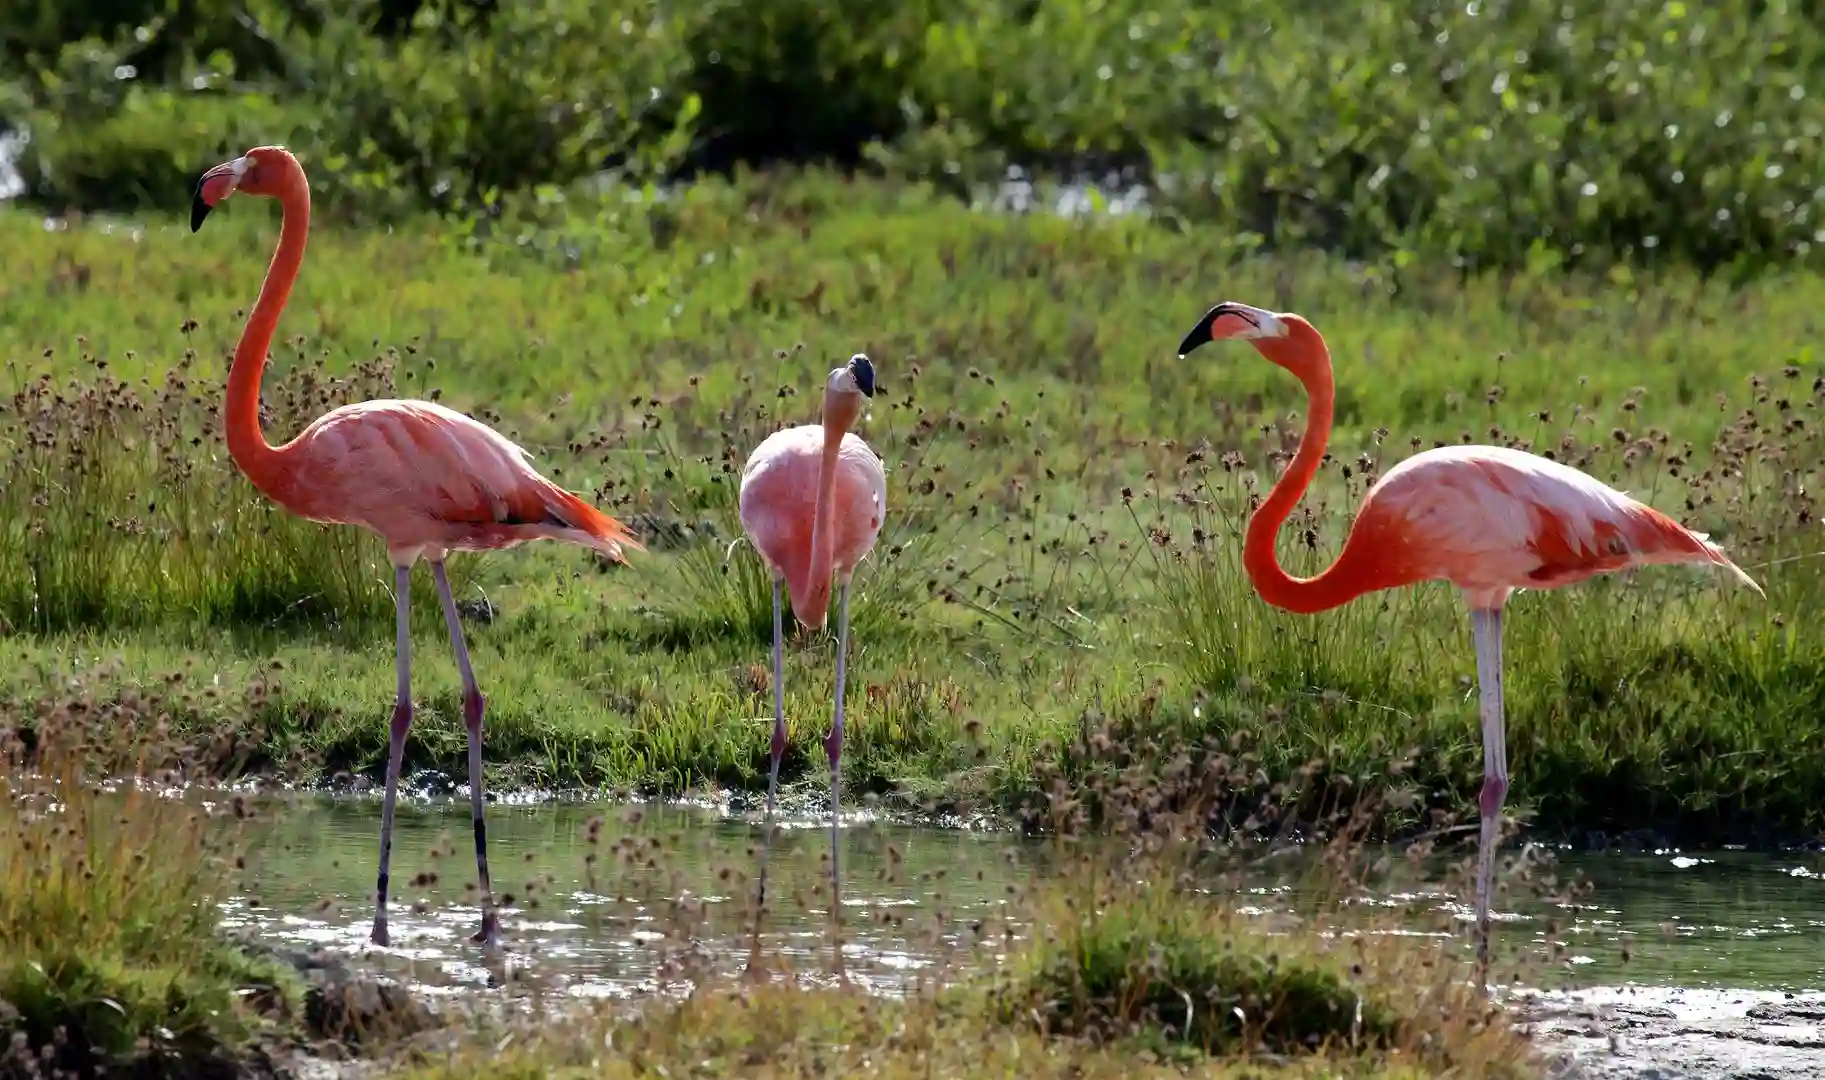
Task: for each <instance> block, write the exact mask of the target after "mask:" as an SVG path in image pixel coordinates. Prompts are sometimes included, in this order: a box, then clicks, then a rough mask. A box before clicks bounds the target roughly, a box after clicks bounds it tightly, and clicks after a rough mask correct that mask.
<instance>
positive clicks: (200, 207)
mask: <svg viewBox="0 0 1825 1080" xmlns="http://www.w3.org/2000/svg"><path fill="white" fill-rule="evenodd" d="M247 165H248V161H247V158H246V157H238V158H235V159H234V160H233V161H224V162H223V163H221V164H220V165H217V166H216V167H215V168H213V169H210V170H209V171H208V172H206V173H204V174H203V175H202V176H201V177H199V178H198V179H197V182H196V191H195V193H194V194H193V195H192V196H191V200H190V231H191V232H196V231H197V230H198V229H200V228H202V227H203V219H204V218H206V217H208V216H209V211H211V210H213V209H215V206H216V204H217V203H220V202H221V201H222V200H223V199H226V198H227V197H228V196H230V195H233V194H234V192H235V189H236V188H237V187H239V186H240V185H241V178H242V177H243V176H246V175H247Z"/></svg>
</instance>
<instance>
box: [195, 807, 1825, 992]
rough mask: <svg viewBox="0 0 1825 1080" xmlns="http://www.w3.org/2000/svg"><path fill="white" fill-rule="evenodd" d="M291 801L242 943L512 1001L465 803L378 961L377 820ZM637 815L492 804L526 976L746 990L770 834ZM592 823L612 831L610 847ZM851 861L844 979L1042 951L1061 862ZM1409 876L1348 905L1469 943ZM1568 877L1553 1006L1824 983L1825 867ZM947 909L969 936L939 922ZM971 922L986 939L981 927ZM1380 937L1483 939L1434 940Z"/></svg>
mask: <svg viewBox="0 0 1825 1080" xmlns="http://www.w3.org/2000/svg"><path fill="white" fill-rule="evenodd" d="M283 798H284V804H283V807H284V808H283V810H282V811H281V812H279V813H277V814H271V815H263V816H262V820H261V822H260V823H259V824H258V825H257V826H256V828H258V829H259V830H260V834H259V836H258V837H257V838H256V839H254V840H253V841H252V842H250V843H249V844H248V845H247V848H248V850H249V851H250V852H252V853H253V854H250V855H249V856H248V869H247V872H246V875H245V877H246V884H247V893H248V895H245V896H240V897H236V898H234V899H233V900H231V901H230V902H228V903H227V904H226V905H225V906H224V912H223V916H224V922H225V924H227V925H229V926H232V927H238V928H244V929H251V930H254V931H257V932H258V933H260V934H263V935H265V936H267V937H269V938H272V939H275V940H276V941H287V942H291V943H293V944H296V945H301V946H312V947H329V948H333V949H337V950H342V951H347V952H351V953H366V954H369V955H371V956H373V958H374V960H373V962H374V963H376V964H377V965H378V966H380V967H382V968H384V969H387V970H388V971H389V972H391V973H394V974H397V975H400V976H403V977H407V978H410V979H412V980H413V981H416V982H420V983H423V984H425V985H426V986H427V988H435V987H437V986H445V987H456V988H462V987H471V986H475V985H478V984H484V985H485V984H487V983H488V982H489V980H490V978H491V977H493V976H491V975H490V972H489V970H488V968H486V967H485V966H484V965H483V964H482V963H481V953H480V951H479V950H478V949H477V948H476V947H475V946H474V945H472V944H471V943H470V942H469V940H468V938H469V935H470V934H471V933H473V931H474V929H475V928H476V926H477V925H478V922H479V913H478V912H477V910H476V897H475V894H474V892H473V890H472V889H469V888H467V886H468V883H470V882H472V881H473V880H474V869H473V862H472V861H471V859H470V857H469V856H467V855H465V854H464V850H465V849H466V847H467V844H466V842H460V843H459V842H458V838H463V839H466V836H467V833H468V831H469V821H468V812H469V811H468V805H467V799H466V797H463V796H461V795H455V796H450V797H446V798H430V799H423V798H420V799H413V800H410V801H409V802H407V803H406V804H405V805H402V806H401V808H400V811H399V814H398V819H397V824H396V835H395V839H394V845H393V852H394V856H393V857H394V868H393V869H394V880H395V881H397V882H404V883H405V884H403V885H401V886H396V893H395V896H394V903H393V905H392V906H391V908H390V911H389V924H390V927H391V929H392V931H393V935H394V938H393V940H394V947H392V948H390V949H386V950H375V949H373V948H372V947H371V946H369V945H368V943H367V935H368V930H369V928H370V926H371V920H372V911H371V907H370V905H371V899H370V897H371V895H372V892H371V890H372V887H373V870H374V866H373V863H374V859H375V857H376V849H377V847H378V843H377V833H378V828H379V824H378V818H379V813H378V810H379V806H378V802H377V801H376V800H372V799H367V798H357V799H335V798H327V797H324V796H321V795H315V796H304V795H287V796H284V797H283ZM633 809H634V808H631V807H630V806H629V805H628V804H618V803H607V802H594V803H591V802H577V801H548V800H527V801H524V802H518V803H513V802H509V803H491V804H490V807H489V834H490V840H491V845H490V863H491V865H492V866H493V867H494V868H495V874H494V876H495V889H496V894H497V897H498V898H500V899H502V900H503V902H505V901H506V899H507V898H508V897H511V898H512V902H511V903H510V904H507V903H504V905H503V924H504V928H505V930H506V935H507V942H506V946H507V948H506V956H507V959H508V962H510V963H512V964H515V965H518V966H519V968H520V969H521V970H523V971H529V972H533V973H536V974H537V975H538V977H539V978H541V979H544V980H546V981H548V982H549V983H551V984H552V985H554V986H562V987H563V988H564V989H565V992H566V993H570V994H574V995H582V996H608V997H618V996H626V995H630V994H634V993H640V992H646V991H645V990H643V989H642V988H647V990H650V988H651V986H652V985H653V984H654V979H655V977H656V975H657V973H658V972H659V971H660V970H661V962H662V961H663V960H665V959H667V958H668V957H673V958H674V959H675V958H676V956H677V955H685V956H687V957H689V958H690V959H691V960H692V962H698V963H706V964H708V965H709V966H710V967H712V968H714V969H717V970H724V971H729V972H733V971H735V970H738V969H739V968H740V967H741V966H742V965H743V964H745V962H746V957H747V952H748V950H747V942H748V940H749V935H750V934H751V933H752V919H751V912H750V905H749V903H748V902H747V896H748V890H749V889H751V888H752V882H751V880H750V871H751V870H752V863H753V856H752V854H751V852H753V851H755V850H757V849H758V846H759V842H760V838H761V827H760V824H759V822H758V820H757V819H755V818H753V817H752V816H750V815H747V814H745V813H743V814H741V815H739V816H736V815H732V814H730V813H728V812H725V811H722V810H716V809H706V808H702V807H680V806H676V805H671V806H645V807H640V808H638V811H637V812H632V811H633ZM592 818H599V819H601V821H602V824H601V825H600V826H599V833H598V834H596V835H597V841H596V842H594V843H592V842H591V840H590V837H591V835H592V830H591V828H590V825H589V823H590V820H591V819H592ZM783 824H786V825H788V826H790V827H786V828H782V829H780V830H779V832H778V833H777V834H776V838H775V840H774V844H773V854H772V857H771V862H770V869H769V884H768V892H769V909H770V910H769V914H768V918H767V921H766V923H765V925H764V926H763V927H762V934H761V943H762V949H763V955H764V956H766V957H768V958H769V959H770V960H777V961H780V962H783V963H785V964H787V965H789V966H791V967H792V968H793V969H795V970H797V971H799V972H801V973H802V974H804V975H806V976H807V977H808V976H810V975H811V974H812V973H813V972H816V971H820V970H827V969H828V967H829V962H830V941H831V938H830V932H829V927H828V922H827V919H828V916H827V914H826V913H827V911H828V906H829V905H828V894H827V892H826V889H827V884H826V881H827V877H826V875H827V874H828V872H829V863H828V851H829V846H828V845H829V839H828V837H829V832H828V824H829V822H828V819H827V818H821V819H819V818H812V819H806V820H800V821H793V822H786V823H783ZM634 839H638V840H639V841H640V844H639V846H638V847H639V855H638V857H637V858H635V859H633V860H631V861H629V860H625V859H623V858H622V857H621V854H624V853H626V852H630V851H632V850H634V848H635V845H634V844H632V843H625V841H630V840H634ZM842 844H843V851H842V867H843V871H844V888H845V895H844V896H843V905H842V907H843V911H844V918H843V924H844V958H845V969H846V973H847V974H849V975H851V976H853V977H856V978H857V979H858V980H859V979H860V978H861V977H864V976H865V977H866V980H867V982H868V983H869V985H872V986H875V987H876V988H878V989H881V990H882V992H888V993H897V992H900V991H902V990H903V989H905V988H906V987H908V986H910V985H912V984H913V983H914V982H916V981H918V980H919V979H921V978H929V977H933V976H935V975H936V974H938V973H940V972H944V971H954V970H957V969H958V968H959V967H969V966H980V965H984V964H987V965H994V964H997V963H999V955H1000V954H999V952H998V950H1000V949H1004V948H1005V947H1006V946H1007V945H1008V944H1009V943H1010V942H1011V943H1020V942H1023V941H1025V940H1027V939H1028V937H1029V928H1028V927H1027V926H1026V925H1025V923H1024V922H1023V921H1022V919H1021V916H1020V912H1021V910H1022V907H1021V905H1020V904H1019V903H1018V901H1017V898H1016V896H1015V895H1014V894H1016V893H1018V892H1019V891H1020V890H1021V889H1023V888H1025V887H1026V886H1028V885H1030V884H1032V883H1033V882H1034V881H1036V880H1038V879H1039V878H1040V877H1041V876H1043V874H1044V872H1045V871H1044V867H1045V865H1046V864H1047V861H1048V860H1047V859H1046V857H1045V854H1044V851H1043V848H1042V846H1041V845H1040V844H1037V843H1034V842H1032V841H1026V840H1022V839H1021V838H1019V837H1017V836H1015V835H1012V834H1009V833H997V832H986V831H972V830H932V829H918V828H913V827H909V826H902V825H895V824H890V823H885V822H882V821H880V820H878V819H875V818H874V817H873V815H869V814H865V813H859V814H857V815H855V816H854V817H850V816H848V815H846V816H845V828H844V830H843V833H842ZM592 855H593V856H594V858H593V860H592V858H591V856H592ZM1280 855H1281V856H1282V857H1278V858H1274V859H1270V860H1262V862H1261V863H1260V864H1259V866H1258V868H1257V869H1256V870H1255V871H1253V872H1252V873H1251V874H1250V875H1248V876H1246V877H1245V879H1244V880H1243V881H1242V882H1241V883H1240V887H1239V890H1238V895H1237V899H1238V900H1240V901H1241V902H1242V904H1241V910H1242V911H1243V912H1244V913H1245V914H1247V915H1250V916H1252V917H1255V918H1258V919H1261V920H1262V930H1263V932H1276V930H1277V920H1278V919H1279V918H1281V917H1284V916H1286V915H1287V914H1288V912H1289V909H1290V908H1292V907H1293V906H1294V905H1295V904H1297V903H1299V902H1300V901H1301V900H1302V899H1309V897H1307V896H1306V894H1305V893H1303V892H1302V888H1303V886H1301V885H1300V884H1299V883H1298V875H1299V871H1300V866H1301V864H1302V863H1303V861H1304V858H1305V856H1304V855H1303V854H1301V853H1299V852H1297V851H1293V852H1290V853H1289V852H1284V851H1283V852H1281V853H1280ZM648 859H651V860H652V864H651V865H650V866H649V865H647V860H648ZM636 864H637V865H636ZM1393 865H1394V866H1395V867H1396V868H1397V869H1396V870H1395V871H1391V874H1390V876H1389V878H1388V879H1387V880H1386V881H1385V882H1381V883H1380V884H1379V885H1378V887H1377V888H1376V889H1374V890H1371V891H1365V892H1363V893H1361V894H1359V895H1357V896H1353V897H1350V898H1348V901H1347V902H1349V903H1352V904H1361V905H1365V906H1369V907H1373V908H1376V909H1380V910H1385V911H1387V912H1390V913H1394V914H1398V913H1399V912H1401V911H1412V912H1415V913H1425V914H1429V915H1432V916H1437V915H1444V916H1447V917H1449V918H1451V919H1453V921H1455V922H1457V923H1458V924H1460V925H1467V924H1468V922H1469V920H1470V918H1471V910H1470V908H1469V905H1468V904H1467V903H1466V902H1465V899H1466V898H1463V897H1460V896H1459V895H1458V894H1457V893H1455V892H1454V891H1453V888H1455V885H1453V886H1451V887H1446V886H1444V885H1441V884H1440V880H1441V879H1440V878H1439V877H1437V876H1436V868H1433V870H1432V873H1431V874H1430V875H1429V874H1428V873H1424V872H1413V871H1412V868H1410V867H1408V866H1407V864H1406V862H1405V860H1398V859H1397V860H1393ZM1550 872H1551V873H1553V874H1555V875H1557V876H1558V877H1559V878H1560V879H1561V880H1569V879H1570V878H1571V877H1573V876H1574V875H1581V876H1583V877H1584V878H1586V879H1588V881H1589V882H1590V885H1591V889H1590V891H1589V892H1588V893H1587V894H1585V895H1583V896H1581V897H1580V898H1579V899H1577V900H1576V901H1574V900H1570V899H1563V900H1559V901H1556V902H1531V903H1525V904H1520V905H1517V906H1514V907H1512V908H1511V907H1509V906H1508V904H1502V903H1499V907H1500V908H1501V910H1498V911H1496V912H1494V913H1493V917H1494V918H1495V919H1496V920H1498V921H1499V922H1500V923H1501V924H1502V925H1503V927H1505V928H1506V929H1505V932H1502V933H1499V934H1498V940H1497V944H1498V948H1500V949H1506V950H1515V949H1524V950H1529V951H1531V952H1532V953H1534V954H1535V955H1536V956H1538V957H1541V958H1547V959H1549V960H1550V964H1549V966H1548V967H1547V971H1546V975H1547V980H1546V985H1544V986H1542V987H1540V988H1539V989H1540V990H1542V991H1548V992H1561V991H1565V990H1571V989H1582V988H1590V987H1605V986H1618V985H1628V986H1631V987H1632V988H1633V991H1632V992H1648V991H1656V992H1658V991H1661V990H1664V991H1666V992H1669V993H1676V994H1684V995H1686V997H1685V998H1683V999H1682V1000H1689V1001H1700V1000H1703V1001H1709V1000H1710V999H1709V998H1704V997H1693V996H1692V995H1695V994H1712V993H1717V994H1725V995H1729V994H1749V993H1762V992H1782V991H1787V992H1803V991H1808V990H1818V989H1822V988H1825V888H1821V887H1820V886H1819V884H1818V883H1819V881H1820V880H1821V875H1822V873H1825V856H1795V855H1791V854H1787V855H1780V856H1766V855H1756V854H1752V853H1747V852H1741V851H1715V852H1702V853H1694V852H1683V853H1675V852H1669V851H1662V852H1654V853H1647V854H1640V855H1617V854H1571V853H1562V854H1560V855H1559V856H1558V862H1557V866H1556V867H1552V868H1551V869H1550ZM1402 874H1405V876H1404V877H1403V876H1401V875H1402ZM1453 880H1455V879H1453ZM1224 887H1226V888H1235V887H1236V886H1235V885H1234V884H1233V883H1232V884H1230V885H1226V886H1224ZM256 897H257V900H256ZM1507 899H1508V897H1507V895H1506V894H1504V895H1502V896H1499V897H1498V901H1499V902H1500V901H1503V900H1507ZM1510 903H1512V901H1510ZM940 910H941V911H943V912H944V913H945V914H946V915H948V916H949V920H948V921H947V922H942V923H941V922H940V921H939V919H938V918H937V913H938V912H939V911H940ZM972 923H977V924H980V926H981V927H982V929H981V931H980V932H977V931H973V930H971V929H969V927H970V925H971V924H972ZM1376 932H1377V933H1385V934H1389V935H1394V936H1423V937H1433V938H1443V937H1452V936H1457V937H1462V938H1464V939H1465V940H1466V941H1467V936H1468V935H1467V932H1465V933H1460V934H1456V935H1453V934H1447V933H1444V932H1442V931H1440V930H1438V929H1436V928H1434V927H1421V926H1414V927H1410V928H1400V927H1393V928H1388V929H1384V930H1377V931H1376Z"/></svg>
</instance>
